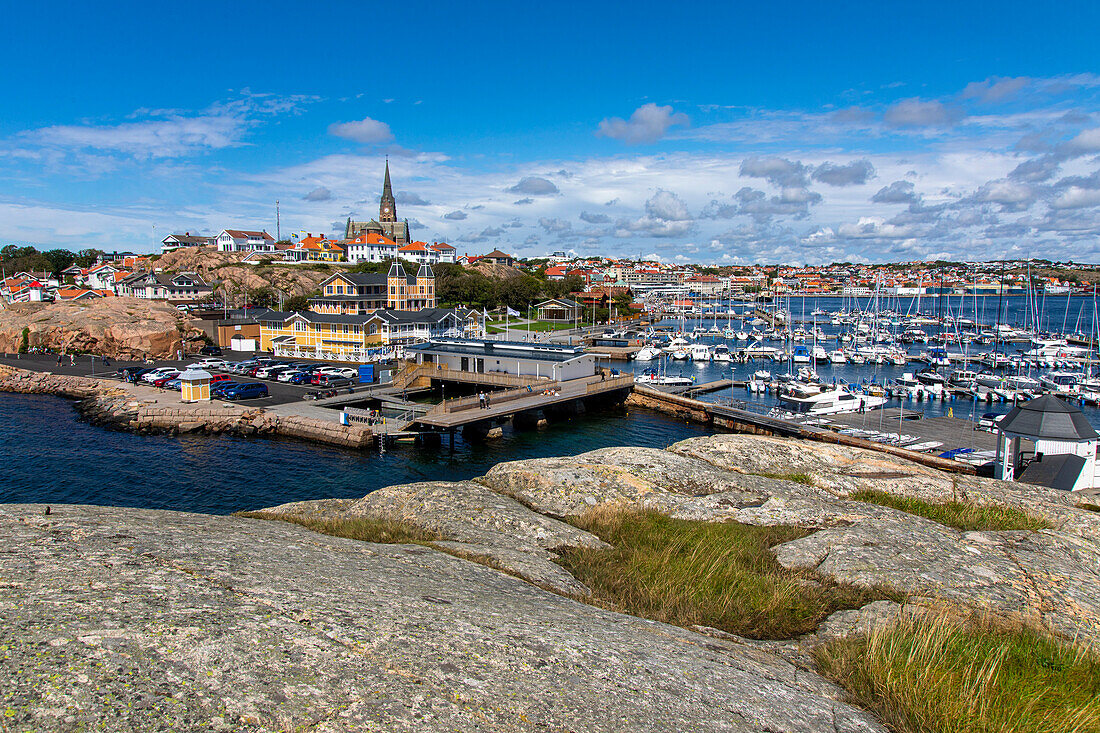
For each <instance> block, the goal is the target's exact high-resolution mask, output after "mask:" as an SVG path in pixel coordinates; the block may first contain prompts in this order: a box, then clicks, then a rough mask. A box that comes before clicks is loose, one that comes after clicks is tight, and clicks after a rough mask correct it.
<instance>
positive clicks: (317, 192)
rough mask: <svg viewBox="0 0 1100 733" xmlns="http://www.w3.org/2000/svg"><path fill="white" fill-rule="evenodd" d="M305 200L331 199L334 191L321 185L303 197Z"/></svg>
mask: <svg viewBox="0 0 1100 733" xmlns="http://www.w3.org/2000/svg"><path fill="white" fill-rule="evenodd" d="M302 200H303V201H331V200H332V191H330V190H328V189H327V188H325V187H324V186H319V187H318V188H315V189H313V190H312V191H310V192H309V193H307V194H306V195H305V196H303V197H302Z"/></svg>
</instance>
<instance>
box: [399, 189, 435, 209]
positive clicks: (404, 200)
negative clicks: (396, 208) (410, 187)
mask: <svg viewBox="0 0 1100 733" xmlns="http://www.w3.org/2000/svg"><path fill="white" fill-rule="evenodd" d="M393 197H394V198H395V199H396V200H397V203H399V204H407V205H408V206H427V205H428V204H430V203H431V201H428V200H426V199H423V198H421V197H420V195H419V194H416V193H410V192H409V191H398V192H397V193H395V194H394V196H393Z"/></svg>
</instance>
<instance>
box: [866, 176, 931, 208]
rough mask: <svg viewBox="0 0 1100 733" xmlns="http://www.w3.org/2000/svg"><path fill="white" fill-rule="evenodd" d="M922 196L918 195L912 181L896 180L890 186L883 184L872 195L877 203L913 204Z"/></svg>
mask: <svg viewBox="0 0 1100 733" xmlns="http://www.w3.org/2000/svg"><path fill="white" fill-rule="evenodd" d="M919 199H920V197H919V196H918V195H917V192H916V190H915V188H914V187H913V184H912V183H911V182H910V181H894V182H893V183H891V184H890V185H889V186H883V187H882V188H880V189H879V190H878V192H877V193H876V194H875V195H874V196H872V197H871V201H873V202H875V203H876V204H913V203H916V202H917V201H918V200H919Z"/></svg>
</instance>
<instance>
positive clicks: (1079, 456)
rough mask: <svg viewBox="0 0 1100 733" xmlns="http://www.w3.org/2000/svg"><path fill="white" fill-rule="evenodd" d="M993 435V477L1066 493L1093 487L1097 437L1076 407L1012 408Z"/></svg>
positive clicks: (1035, 403)
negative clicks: (994, 441)
mask: <svg viewBox="0 0 1100 733" xmlns="http://www.w3.org/2000/svg"><path fill="white" fill-rule="evenodd" d="M996 431H997V461H996V464H995V465H996V477H997V478H1000V479H1004V480H1006V481H1021V482H1023V483H1029V484H1038V485H1040V486H1050V487H1052V488H1055V489H1064V490H1069V491H1080V490H1081V489H1090V488H1093V487H1094V486H1096V483H1097V481H1096V467H1097V466H1096V449H1097V446H1100V435H1098V434H1097V432H1096V430H1095V429H1094V428H1093V427H1092V425H1091V424H1089V421H1088V418H1086V417H1085V415H1084V413H1082V412H1081V410H1080V409H1078V408H1077V407H1074V406H1073V405H1070V404H1068V403H1066V402H1063V401H1062V400H1060V399H1058V398H1057V397H1055V396H1053V395H1044V396H1042V397H1037V398H1035V399H1033V400H1031V401H1030V402H1025V403H1024V404H1022V405H1018V406H1017V407H1014V408H1013V409H1012V411H1011V412H1009V413H1008V414H1007V415H1005V416H1004V417H1003V418H1002V419H1001V420H1000V421H998V423H997V427H996Z"/></svg>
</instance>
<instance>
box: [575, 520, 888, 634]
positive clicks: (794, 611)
mask: <svg viewBox="0 0 1100 733" xmlns="http://www.w3.org/2000/svg"><path fill="white" fill-rule="evenodd" d="M570 521H572V522H573V523H574V524H576V525H577V526H578V527H580V528H582V529H585V530H587V531H589V532H592V533H593V534H595V535H597V536H598V537H600V538H601V539H603V540H604V541H605V542H607V543H609V544H610V545H612V548H611V549H602V550H597V549H580V548H573V549H568V550H563V551H561V557H560V559H559V560H558V562H559V563H560V564H561V565H562V566H563V567H565V568H566V569H567V570H569V571H570V572H571V573H572V574H573V575H574V576H575V577H576V578H577V579H578V580H580V581H581V582H582V583H584V584H585V585H587V586H588V587H589V588H591V589H592V592H593V594H594V596H595V599H596V600H597V601H600V602H603V603H606V604H608V605H611V606H613V607H615V608H618V609H621V610H623V611H625V612H627V613H631V614H634V615H637V616H643V617H645V618H651V619H654V620H657V621H664V622H667V623H672V624H677V625H679V626H693V625H697V624H698V625H703V626H711V627H714V628H718V629H722V630H723V631H727V632H730V633H733V634H739V635H741V636H748V637H752V638H758V639H789V638H791V637H794V636H797V635H799V634H803V633H807V632H810V631H813V630H814V629H815V628H817V625H818V624H819V623H820V622H821V621H822V620H823V619H824V618H825V617H827V616H828V615H829V614H831V613H833V612H835V611H838V610H840V609H845V608H859V607H861V606H863V605H865V604H867V603H870V602H871V601H875V600H880V599H883V598H890V599H891V600H901V598H900V597H899V596H898V594H895V593H892V592H890V591H887V590H884V589H878V590H871V589H864V588H859V587H856V586H852V585H846V584H840V583H836V582H833V581H830V580H825V579H822V578H817V577H814V576H813V575H812V574H810V573H798V572H792V571H789V570H786V569H785V568H783V567H782V566H781V565H780V564H779V563H778V562H777V561H776V559H775V556H774V554H773V553H772V551H771V548H772V547H774V546H775V545H778V544H781V543H784V542H790V541H792V540H796V539H799V538H801V537H805V536H806V535H808V534H810V530H805V529H801V528H798V527H787V526H773V527H757V526H754V525H748V524H740V523H737V522H728V523H720V524H719V523H713V522H695V521H687V520H680V519H672V518H670V517H667V516H665V515H662V514H659V513H657V512H654V511H635V510H631V509H624V508H621V507H597V508H595V509H592V510H590V511H588V512H586V513H585V514H584V515H583V516H581V517H580V518H574V519H571V520H570Z"/></svg>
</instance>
